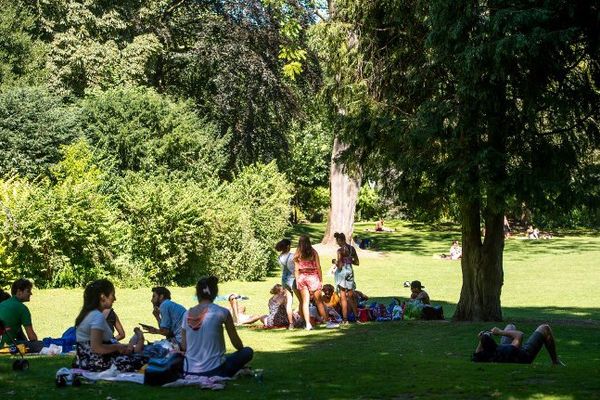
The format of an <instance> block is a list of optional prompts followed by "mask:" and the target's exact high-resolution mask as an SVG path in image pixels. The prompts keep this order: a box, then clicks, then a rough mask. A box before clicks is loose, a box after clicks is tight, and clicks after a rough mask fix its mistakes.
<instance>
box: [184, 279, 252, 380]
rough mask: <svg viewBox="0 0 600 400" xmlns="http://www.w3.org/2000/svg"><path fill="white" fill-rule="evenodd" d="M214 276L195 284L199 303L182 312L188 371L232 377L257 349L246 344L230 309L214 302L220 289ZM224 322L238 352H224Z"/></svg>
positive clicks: (192, 373)
mask: <svg viewBox="0 0 600 400" xmlns="http://www.w3.org/2000/svg"><path fill="white" fill-rule="evenodd" d="M218 282H219V280H218V279H217V278H216V277H215V276H210V277H208V278H202V279H200V280H199V281H198V283H197V284H196V296H197V297H198V305H197V306H195V307H192V308H190V309H189V310H188V311H186V312H185V314H184V315H183V323H182V324H183V325H182V330H181V348H182V350H184V351H185V358H186V361H187V373H188V374H190V375H200V376H222V377H230V378H231V377H232V376H234V375H235V374H236V372H238V371H239V370H240V369H242V368H243V367H244V366H245V365H246V364H247V363H248V362H250V360H252V356H253V355H254V352H253V351H252V349H251V348H250V347H244V345H243V344H242V340H241V339H240V337H239V336H238V334H237V331H236V330H235V325H234V324H233V318H232V317H231V313H230V312H229V310H228V309H226V308H223V307H221V306H218V305H216V304H214V303H213V301H214V300H215V297H217V294H218V292H219V288H218V286H217V284H218ZM223 326H225V330H226V331H227V335H228V336H229V340H230V341H231V344H232V345H233V347H235V348H236V350H237V351H236V352H235V353H232V354H230V355H228V356H226V355H225V338H224V336H223Z"/></svg>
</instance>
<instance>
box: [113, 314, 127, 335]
mask: <svg viewBox="0 0 600 400" xmlns="http://www.w3.org/2000/svg"><path fill="white" fill-rule="evenodd" d="M115 330H116V331H117V335H116V336H115V339H116V340H117V341H119V340H123V339H125V329H123V325H122V324H121V320H120V319H119V316H118V315H117V314H115Z"/></svg>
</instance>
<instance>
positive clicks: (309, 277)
mask: <svg viewBox="0 0 600 400" xmlns="http://www.w3.org/2000/svg"><path fill="white" fill-rule="evenodd" d="M296 287H297V288H298V290H302V289H304V288H307V289H308V291H309V292H316V291H317V290H321V288H322V287H323V284H322V282H321V279H319V275H317V274H300V276H299V277H298V279H297V280H296Z"/></svg>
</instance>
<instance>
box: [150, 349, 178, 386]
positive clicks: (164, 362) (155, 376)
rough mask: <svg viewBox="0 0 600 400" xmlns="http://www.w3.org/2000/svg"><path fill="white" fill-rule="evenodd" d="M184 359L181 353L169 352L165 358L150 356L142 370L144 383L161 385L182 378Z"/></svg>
mask: <svg viewBox="0 0 600 400" xmlns="http://www.w3.org/2000/svg"><path fill="white" fill-rule="evenodd" d="M184 360H185V357H184V356H183V354H181V353H171V354H169V355H168V356H167V357H165V358H151V359H150V360H149V361H148V366H147V367H146V370H145V372H144V385H149V386H162V385H164V384H166V383H170V382H174V381H176V380H177V379H180V378H183V363H184Z"/></svg>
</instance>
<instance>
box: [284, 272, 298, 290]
mask: <svg viewBox="0 0 600 400" xmlns="http://www.w3.org/2000/svg"><path fill="white" fill-rule="evenodd" d="M281 286H283V287H284V288H285V289H286V290H287V291H288V292H293V291H294V290H296V277H295V276H294V274H292V273H284V274H283V275H282V276H281Z"/></svg>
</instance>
